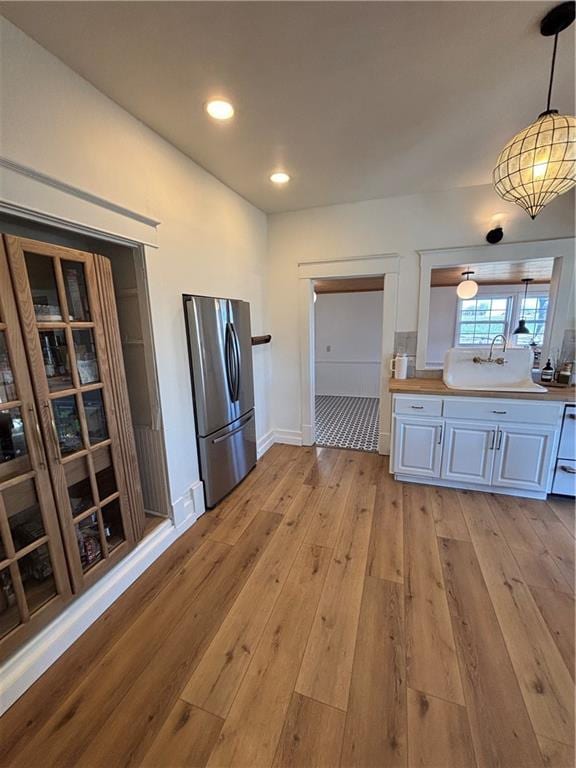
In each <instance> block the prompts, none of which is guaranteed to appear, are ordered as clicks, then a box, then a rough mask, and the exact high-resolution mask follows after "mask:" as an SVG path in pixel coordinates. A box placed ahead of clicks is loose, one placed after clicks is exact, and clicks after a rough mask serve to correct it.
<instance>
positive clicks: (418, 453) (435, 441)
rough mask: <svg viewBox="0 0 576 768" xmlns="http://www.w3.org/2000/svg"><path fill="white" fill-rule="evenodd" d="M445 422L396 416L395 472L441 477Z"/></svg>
mask: <svg viewBox="0 0 576 768" xmlns="http://www.w3.org/2000/svg"><path fill="white" fill-rule="evenodd" d="M442 433H443V421H442V420H441V419H419V418H414V419H410V418H404V417H395V429H394V472H396V473H397V474H406V475H415V476H418V477H440V463H441V459H442Z"/></svg>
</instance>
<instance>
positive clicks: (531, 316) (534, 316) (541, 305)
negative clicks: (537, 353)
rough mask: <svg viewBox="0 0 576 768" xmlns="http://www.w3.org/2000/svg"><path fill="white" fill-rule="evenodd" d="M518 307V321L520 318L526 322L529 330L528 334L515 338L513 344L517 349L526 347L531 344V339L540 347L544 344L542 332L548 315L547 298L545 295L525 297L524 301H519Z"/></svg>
mask: <svg viewBox="0 0 576 768" xmlns="http://www.w3.org/2000/svg"><path fill="white" fill-rule="evenodd" d="M519 305H520V312H519V313H518V320H519V319H520V318H521V317H522V318H524V320H526V325H527V326H528V328H529V329H530V333H529V334H528V333H526V334H523V335H519V336H515V337H514V339H515V343H516V344H517V345H518V346H519V347H527V346H528V345H529V344H531V343H532V339H534V341H535V342H536V344H538V346H542V344H543V342H544V330H545V328H546V315H547V314H548V296H547V295H546V294H544V295H541V296H534V295H533V296H527V297H526V299H524V298H522V299H521V301H520V302H519ZM514 327H516V326H514ZM512 330H514V329H512Z"/></svg>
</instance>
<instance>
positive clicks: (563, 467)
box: [560, 464, 576, 475]
mask: <svg viewBox="0 0 576 768" xmlns="http://www.w3.org/2000/svg"><path fill="white" fill-rule="evenodd" d="M560 469H561V470H562V472H568V474H569V475H576V469H574V467H567V466H566V465H565V464H562V465H561V466H560Z"/></svg>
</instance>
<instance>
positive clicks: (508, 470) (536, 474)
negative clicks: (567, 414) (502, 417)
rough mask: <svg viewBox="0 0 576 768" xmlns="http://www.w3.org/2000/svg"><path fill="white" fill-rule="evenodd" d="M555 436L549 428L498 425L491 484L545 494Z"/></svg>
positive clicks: (553, 430) (554, 431)
mask: <svg viewBox="0 0 576 768" xmlns="http://www.w3.org/2000/svg"><path fill="white" fill-rule="evenodd" d="M555 436H556V430H555V429H552V428H546V427H524V426H520V425H518V426H517V425H514V424H511V425H506V426H502V425H500V427H499V430H498V436H497V439H496V451H495V458H494V473H493V480H492V485H496V486H498V485H499V486H504V487H507V488H526V489H527V490H531V491H545V490H546V488H547V485H548V479H549V477H550V473H551V470H552V448H553V445H554V438H555Z"/></svg>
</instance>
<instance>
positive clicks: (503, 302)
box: [456, 296, 512, 346]
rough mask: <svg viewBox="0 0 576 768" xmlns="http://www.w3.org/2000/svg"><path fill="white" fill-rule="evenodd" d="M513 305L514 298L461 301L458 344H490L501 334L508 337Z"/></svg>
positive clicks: (457, 333) (457, 327) (495, 297)
mask: <svg viewBox="0 0 576 768" xmlns="http://www.w3.org/2000/svg"><path fill="white" fill-rule="evenodd" d="M511 305H512V296H479V297H478V298H475V299H465V300H463V301H461V302H460V304H459V311H458V322H457V326H456V344H457V345H458V346H466V345H468V344H470V345H479V344H490V342H491V341H492V339H493V338H494V336H497V335H498V334H499V333H502V334H504V335H505V336H506V335H507V329H508V321H509V318H510V311H511Z"/></svg>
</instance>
